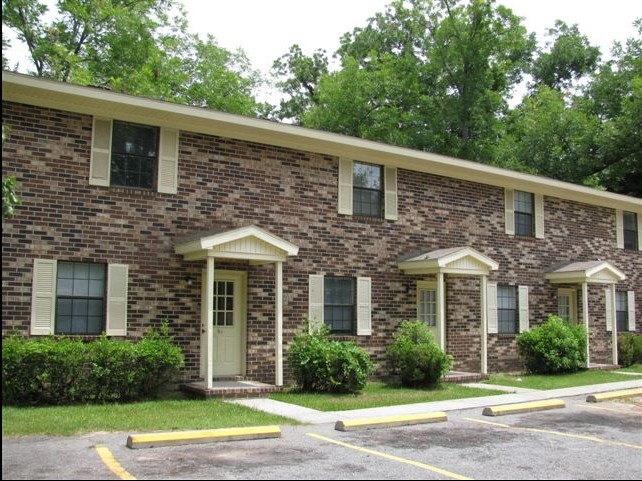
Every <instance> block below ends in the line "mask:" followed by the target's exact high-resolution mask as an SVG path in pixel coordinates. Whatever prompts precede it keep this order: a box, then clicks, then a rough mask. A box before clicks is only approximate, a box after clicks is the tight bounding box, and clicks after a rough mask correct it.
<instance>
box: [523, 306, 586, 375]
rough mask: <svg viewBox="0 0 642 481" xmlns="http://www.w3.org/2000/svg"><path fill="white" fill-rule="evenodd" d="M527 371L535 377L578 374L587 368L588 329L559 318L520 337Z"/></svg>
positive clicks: (550, 318) (548, 320) (549, 320)
mask: <svg viewBox="0 0 642 481" xmlns="http://www.w3.org/2000/svg"><path fill="white" fill-rule="evenodd" d="M517 347H518V350H519V354H520V356H521V357H522V360H523V361H524V366H525V368H526V370H527V371H528V372H530V373H534V374H555V373H561V372H575V371H578V370H580V369H581V368H583V367H585V366H586V330H585V329H584V326H583V325H581V324H577V325H573V324H570V323H569V322H567V321H565V320H564V319H562V318H560V317H558V316H553V315H551V316H549V317H548V319H547V320H546V322H544V323H543V324H541V325H539V326H537V327H534V328H533V329H531V330H529V331H526V332H523V333H522V334H520V335H519V336H517Z"/></svg>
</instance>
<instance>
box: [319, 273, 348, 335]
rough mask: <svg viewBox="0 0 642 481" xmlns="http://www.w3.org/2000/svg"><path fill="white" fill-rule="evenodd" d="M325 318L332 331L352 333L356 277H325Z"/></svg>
mask: <svg viewBox="0 0 642 481" xmlns="http://www.w3.org/2000/svg"><path fill="white" fill-rule="evenodd" d="M324 291H325V294H324V297H325V306H324V319H325V323H326V324H327V325H328V326H329V327H330V329H331V330H332V332H342V333H351V332H352V331H353V327H354V279H352V278H346V277H326V278H325V279H324Z"/></svg>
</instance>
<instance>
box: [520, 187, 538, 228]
mask: <svg viewBox="0 0 642 481" xmlns="http://www.w3.org/2000/svg"><path fill="white" fill-rule="evenodd" d="M534 219H535V200H534V196H533V194H531V193H529V192H521V191H519V190H516V191H515V234H516V235H523V236H529V237H532V236H533V235H534V232H535V221H534Z"/></svg>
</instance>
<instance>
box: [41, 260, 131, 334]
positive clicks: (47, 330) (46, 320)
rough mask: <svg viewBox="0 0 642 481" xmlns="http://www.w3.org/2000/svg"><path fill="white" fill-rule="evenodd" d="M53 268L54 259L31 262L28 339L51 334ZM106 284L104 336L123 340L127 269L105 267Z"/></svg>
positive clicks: (54, 289) (52, 331)
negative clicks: (118, 337) (31, 278)
mask: <svg viewBox="0 0 642 481" xmlns="http://www.w3.org/2000/svg"><path fill="white" fill-rule="evenodd" d="M57 267H58V262H57V261H56V260H55V259H34V267H33V281H32V285H33V288H32V294H31V296H32V297H31V328H30V333H31V335H34V336H49V335H53V334H54V333H55V321H56V284H57ZM106 282H107V289H106V291H105V302H106V304H107V306H106V313H105V333H106V334H107V335H108V336H126V335H127V293H128V266H127V265H125V264H108V265H107V279H106Z"/></svg>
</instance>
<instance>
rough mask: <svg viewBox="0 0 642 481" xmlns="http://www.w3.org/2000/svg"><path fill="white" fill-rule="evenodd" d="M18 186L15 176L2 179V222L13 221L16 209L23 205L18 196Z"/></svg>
mask: <svg viewBox="0 0 642 481" xmlns="http://www.w3.org/2000/svg"><path fill="white" fill-rule="evenodd" d="M16 185H17V184H16V178H15V177H13V176H10V177H6V178H4V179H2V220H5V219H11V218H12V217H13V216H14V209H15V207H16V206H17V205H20V204H21V203H22V202H21V201H20V199H19V198H18V194H16Z"/></svg>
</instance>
